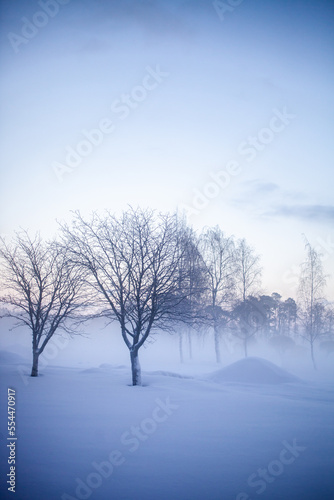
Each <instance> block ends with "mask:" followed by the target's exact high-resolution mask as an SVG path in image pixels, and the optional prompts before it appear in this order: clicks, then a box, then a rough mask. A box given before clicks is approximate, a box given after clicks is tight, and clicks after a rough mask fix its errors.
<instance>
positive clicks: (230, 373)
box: [208, 358, 300, 384]
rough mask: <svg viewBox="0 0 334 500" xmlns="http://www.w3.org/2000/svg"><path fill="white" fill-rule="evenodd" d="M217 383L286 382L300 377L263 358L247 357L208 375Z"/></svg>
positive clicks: (291, 381)
mask: <svg viewBox="0 0 334 500" xmlns="http://www.w3.org/2000/svg"><path fill="white" fill-rule="evenodd" d="M208 380H210V381H212V382H216V383H225V382H238V383H242V384H286V383H294V382H300V379H299V378H298V377H295V376H294V375H292V374H291V373H289V372H287V371H285V370H283V369H282V368H280V367H279V366H277V365H275V364H274V363H271V362H270V361H267V360H266V359H262V358H245V359H242V360H240V361H237V362H235V363H233V364H231V365H229V366H226V367H225V368H222V369H220V370H217V371H216V372H214V373H213V374H212V375H210V376H209V377H208Z"/></svg>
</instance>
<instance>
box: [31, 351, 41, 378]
mask: <svg viewBox="0 0 334 500" xmlns="http://www.w3.org/2000/svg"><path fill="white" fill-rule="evenodd" d="M38 357H39V353H38V352H36V351H33V353H32V369H31V375H30V376H31V377H38Z"/></svg>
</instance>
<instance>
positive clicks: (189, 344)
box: [188, 329, 193, 359]
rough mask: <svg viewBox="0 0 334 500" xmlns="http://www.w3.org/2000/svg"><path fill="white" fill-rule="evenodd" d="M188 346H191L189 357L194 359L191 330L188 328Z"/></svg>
mask: <svg viewBox="0 0 334 500" xmlns="http://www.w3.org/2000/svg"><path fill="white" fill-rule="evenodd" d="M188 346H189V358H190V359H193V346H192V343H191V331H190V329H188Z"/></svg>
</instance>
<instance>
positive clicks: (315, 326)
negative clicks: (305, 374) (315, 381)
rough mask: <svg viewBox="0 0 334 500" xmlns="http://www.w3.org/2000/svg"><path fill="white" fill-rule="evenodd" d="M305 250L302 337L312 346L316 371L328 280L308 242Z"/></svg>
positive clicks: (301, 281) (301, 319) (301, 311)
mask: <svg viewBox="0 0 334 500" xmlns="http://www.w3.org/2000/svg"><path fill="white" fill-rule="evenodd" d="M305 250H306V260H305V261H304V262H303V264H302V266H301V274H300V279H299V291H298V294H299V317H300V321H301V325H302V333H301V335H302V337H303V338H304V339H305V340H307V342H309V344H310V349H311V358H312V363H313V367H314V369H316V368H317V367H316V362H315V356H314V344H315V341H316V340H317V339H318V338H319V337H320V336H321V335H322V333H323V323H324V320H323V314H324V307H323V291H324V287H325V285H326V278H325V275H324V272H323V267H322V262H321V257H320V255H319V253H318V252H317V251H316V250H315V249H314V248H313V247H312V246H311V245H310V243H309V242H308V241H306V244H305Z"/></svg>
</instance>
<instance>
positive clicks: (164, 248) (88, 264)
mask: <svg viewBox="0 0 334 500" xmlns="http://www.w3.org/2000/svg"><path fill="white" fill-rule="evenodd" d="M62 228H63V233H64V236H65V241H66V244H67V246H69V247H70V248H71V254H72V260H73V262H74V263H75V264H76V265H77V266H78V268H79V269H83V270H86V271H87V272H88V273H89V283H90V285H91V286H92V287H93V288H94V290H95V292H96V296H97V297H98V299H99V304H100V305H101V308H102V311H101V314H104V315H107V316H109V317H110V318H111V319H112V320H114V321H117V322H118V323H119V325H120V329H121V334H122V337H123V340H124V342H125V344H126V346H127V348H128V349H129V351H130V359H131V369H132V384H133V385H140V384H141V369H140V364H139V357H138V353H139V349H140V348H141V347H142V346H143V345H144V343H145V342H146V340H147V339H148V338H149V336H150V334H151V333H153V332H154V331H157V329H165V330H168V329H171V328H172V324H173V322H174V321H177V320H179V319H180V317H182V315H183V312H182V304H183V302H184V300H185V299H186V294H185V293H184V292H182V291H181V289H180V286H179V282H180V280H181V281H182V280H183V279H184V277H183V276H182V275H180V272H181V273H182V269H183V267H182V266H180V261H181V259H182V257H183V255H182V251H180V246H179V232H178V223H177V216H176V215H169V214H165V215H163V214H160V215H156V214H155V212H154V211H151V210H147V211H143V210H140V209H137V210H134V209H129V210H128V211H126V212H123V214H122V216H121V217H119V218H117V217H116V216H115V215H112V214H111V213H109V212H107V213H106V215H105V216H103V217H102V216H99V215H97V214H94V215H93V217H92V220H90V221H89V222H87V221H85V220H84V219H83V218H82V217H81V215H80V213H79V212H76V214H75V220H74V223H73V225H72V227H68V226H66V225H63V226H62ZM180 270H181V271H180Z"/></svg>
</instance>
